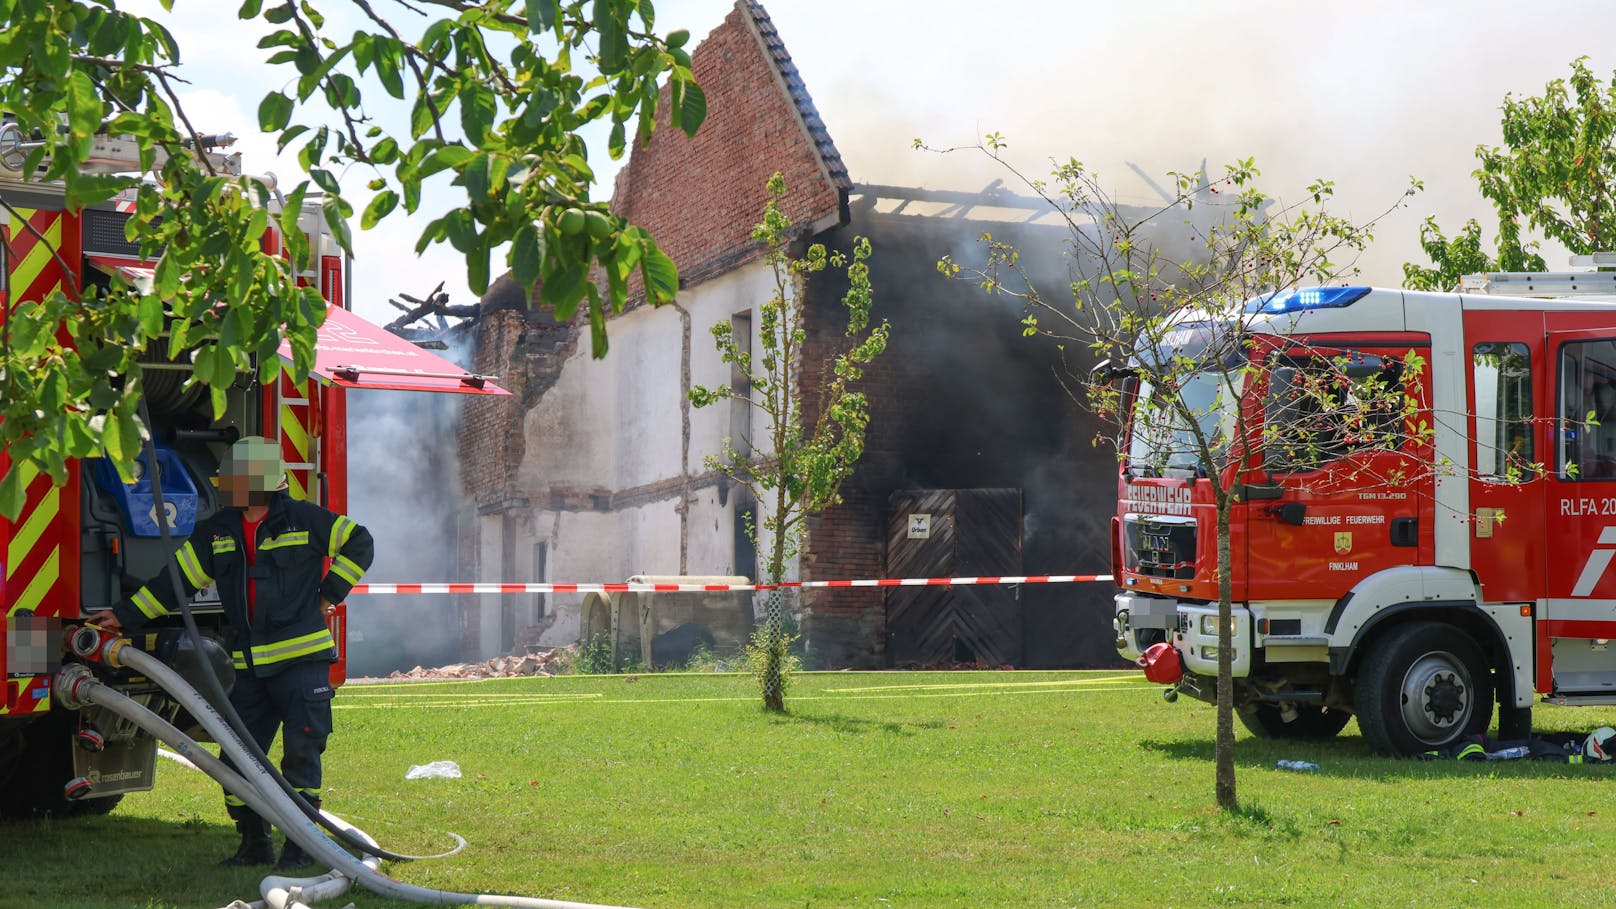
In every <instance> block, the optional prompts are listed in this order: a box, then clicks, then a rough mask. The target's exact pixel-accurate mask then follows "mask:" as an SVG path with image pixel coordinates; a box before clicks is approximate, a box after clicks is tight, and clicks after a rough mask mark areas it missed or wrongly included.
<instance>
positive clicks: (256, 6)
mask: <svg viewBox="0 0 1616 909" xmlns="http://www.w3.org/2000/svg"><path fill="white" fill-rule="evenodd" d="M263 8H264V0H246V2H245V3H242V4H241V9H239V10H237V11H236V18H238V19H256V18H257V17H258V12H259V10H262V9H263ZM670 37H671V36H670Z"/></svg>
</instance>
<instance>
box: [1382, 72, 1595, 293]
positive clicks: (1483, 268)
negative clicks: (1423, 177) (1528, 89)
mask: <svg viewBox="0 0 1616 909" xmlns="http://www.w3.org/2000/svg"><path fill="white" fill-rule="evenodd" d="M1500 126H1501V127H1502V130H1503V138H1504V145H1503V147H1497V146H1488V145H1479V146H1477V147H1476V159H1477V160H1478V161H1480V162H1481V166H1480V167H1478V168H1476V170H1475V171H1474V173H1473V174H1472V176H1473V177H1475V179H1476V186H1477V188H1478V189H1480V190H1481V194H1482V196H1483V197H1485V198H1486V199H1487V200H1488V201H1489V202H1491V203H1492V204H1493V208H1494V209H1495V210H1496V211H1497V214H1498V233H1497V236H1496V237H1495V238H1494V241H1493V242H1494V245H1495V247H1496V250H1497V252H1496V253H1489V252H1487V250H1486V248H1485V246H1484V244H1483V239H1482V235H1481V234H1482V229H1481V225H1480V224H1478V223H1477V222H1476V220H1475V219H1473V218H1472V219H1470V220H1468V221H1466V222H1465V224H1464V226H1463V227H1461V228H1460V229H1459V232H1458V233H1457V234H1455V235H1454V236H1452V237H1449V236H1447V235H1446V234H1445V233H1444V232H1443V231H1442V229H1441V227H1439V226H1438V225H1437V222H1436V218H1435V217H1434V216H1433V217H1428V218H1426V219H1425V223H1424V224H1423V225H1421V227H1420V247H1421V249H1423V250H1424V252H1425V254H1426V256H1427V257H1429V258H1430V260H1431V264H1430V265H1428V266H1427V265H1419V264H1415V263H1412V262H1410V263H1406V264H1404V266H1403V282H1404V286H1406V287H1409V288H1411V289H1413V290H1451V289H1453V288H1454V287H1457V286H1458V284H1459V279H1460V278H1462V277H1463V276H1465V275H1468V274H1480V273H1483V272H1490V271H1543V270H1545V268H1546V266H1545V264H1544V261H1543V257H1542V256H1541V255H1539V254H1538V249H1539V242H1538V239H1537V238H1539V237H1541V238H1545V239H1548V240H1552V241H1554V242H1555V243H1558V244H1560V245H1561V246H1564V247H1565V248H1566V249H1567V250H1568V251H1570V252H1571V253H1572V254H1573V255H1583V254H1587V253H1594V252H1606V251H1610V250H1612V249H1616V76H1612V78H1610V79H1608V80H1601V79H1599V78H1598V77H1596V76H1595V75H1594V73H1593V72H1592V71H1591V70H1590V69H1589V68H1588V58H1586V57H1579V58H1577V59H1576V60H1573V61H1571V78H1570V79H1569V80H1565V79H1555V80H1554V81H1552V82H1550V83H1549V84H1548V85H1547V86H1545V87H1544V89H1543V94H1542V95H1541V96H1535V97H1527V98H1519V99H1517V98H1516V97H1515V96H1514V95H1505V96H1504V104H1503V117H1502V119H1501V121H1500Z"/></svg>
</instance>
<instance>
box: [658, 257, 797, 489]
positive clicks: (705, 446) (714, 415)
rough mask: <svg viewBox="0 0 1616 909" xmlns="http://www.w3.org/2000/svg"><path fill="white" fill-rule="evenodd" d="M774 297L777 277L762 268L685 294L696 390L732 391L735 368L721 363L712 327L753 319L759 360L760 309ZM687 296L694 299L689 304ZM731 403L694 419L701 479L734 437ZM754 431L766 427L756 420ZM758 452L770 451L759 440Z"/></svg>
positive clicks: (693, 460) (694, 457)
mask: <svg viewBox="0 0 1616 909" xmlns="http://www.w3.org/2000/svg"><path fill="white" fill-rule="evenodd" d="M773 294H774V275H773V272H771V271H770V270H769V269H768V268H767V267H766V266H765V265H763V263H761V262H754V263H752V264H751V265H748V266H746V267H745V268H742V269H738V270H736V271H734V272H730V273H729V274H726V275H723V276H721V277H718V278H715V279H713V280H711V281H708V282H707V283H705V284H703V285H701V286H700V287H698V288H695V289H694V290H691V291H686V292H684V293H681V294H680V304H681V305H683V306H685V307H686V308H687V309H688V310H689V311H690V341H691V343H690V380H691V382H692V383H693V384H695V385H706V386H708V387H717V386H724V387H727V386H728V385H729V380H730V366H729V364H728V363H725V362H723V361H722V360H720V359H719V356H718V348H717V346H716V345H715V344H714V342H713V335H712V330H713V326H714V325H717V324H719V323H723V324H728V323H729V321H730V319H731V317H733V316H734V315H736V314H737V313H742V312H747V311H749V310H750V311H751V313H752V355H753V357H756V356H757V355H758V346H757V331H758V321H759V320H758V308H759V307H760V306H762V305H763V303H764V302H765V301H767V300H768V299H769V297H770V296H772V295H773ZM687 295H688V297H689V299H686V296H687ZM729 415H730V409H729V404H728V402H724V403H721V404H715V405H713V406H711V407H705V408H702V409H700V410H695V409H692V410H691V413H690V470H691V472H692V473H700V472H702V471H703V470H704V469H705V468H703V467H702V459H703V458H704V457H705V456H707V455H716V454H719V453H721V452H722V451H723V450H724V439H726V438H728V436H729V432H730V416H729ZM753 421H754V424H755V425H761V421H760V419H759V418H758V416H757V415H755V414H754V416H753ZM752 444H753V448H755V449H756V450H758V451H767V450H769V448H770V446H769V445H768V444H767V440H766V439H765V438H763V437H761V436H759V435H756V434H754V437H753V439H752Z"/></svg>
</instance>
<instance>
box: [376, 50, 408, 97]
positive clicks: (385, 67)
mask: <svg viewBox="0 0 1616 909" xmlns="http://www.w3.org/2000/svg"><path fill="white" fill-rule="evenodd" d="M402 56H403V50H402V48H400V47H399V43H398V42H397V41H381V40H378V41H377V42H376V78H378V79H380V80H381V82H382V88H384V89H386V90H387V93H388V94H389V95H392V96H393V97H395V98H397V99H399V100H400V101H402V100H404V74H403V65H402V60H401V57H402Z"/></svg>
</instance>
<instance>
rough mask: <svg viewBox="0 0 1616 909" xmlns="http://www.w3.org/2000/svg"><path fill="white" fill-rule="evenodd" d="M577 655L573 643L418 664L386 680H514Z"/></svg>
mask: <svg viewBox="0 0 1616 909" xmlns="http://www.w3.org/2000/svg"><path fill="white" fill-rule="evenodd" d="M577 655H578V648H577V647H576V646H569V647H557V648H554V649H552V650H543V651H538V652H535V653H528V654H524V655H522V656H499V657H494V658H493V659H491V660H487V661H485V662H481V663H451V664H450V665H448V666H438V667H436V668H433V669H427V668H424V667H421V666H417V667H415V668H414V669H411V670H410V671H409V672H402V671H395V672H393V673H390V674H389V675H388V676H387V678H388V679H389V680H400V681H415V680H421V679H457V680H458V679H514V678H520V677H523V676H552V675H559V674H561V673H564V672H566V671H567V667H568V666H569V665H570V664H571V662H572V660H573V659H574V658H576V657H577Z"/></svg>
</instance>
